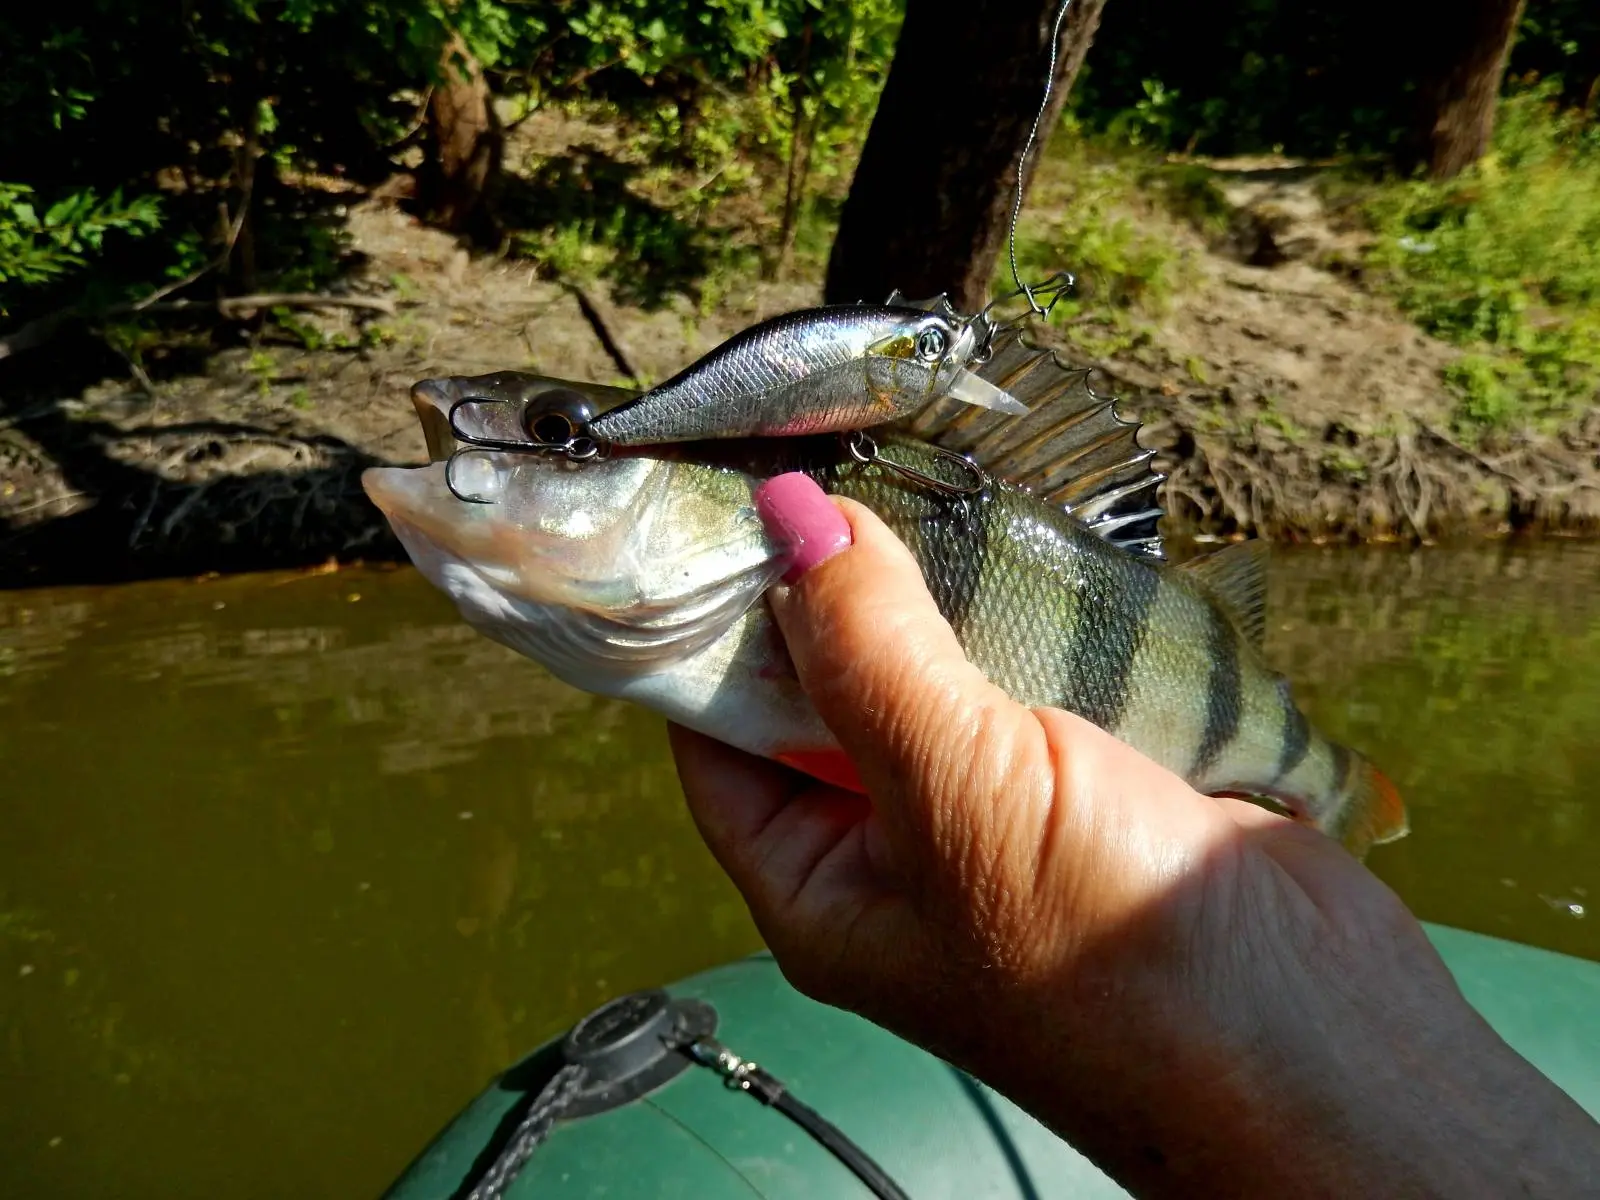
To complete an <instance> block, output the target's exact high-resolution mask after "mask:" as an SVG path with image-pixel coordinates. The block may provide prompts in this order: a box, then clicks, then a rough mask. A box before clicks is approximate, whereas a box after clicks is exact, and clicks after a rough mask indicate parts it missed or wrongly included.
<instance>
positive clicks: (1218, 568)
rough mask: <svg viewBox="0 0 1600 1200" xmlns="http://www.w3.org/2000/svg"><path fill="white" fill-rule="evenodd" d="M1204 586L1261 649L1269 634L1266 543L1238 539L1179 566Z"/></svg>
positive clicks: (1250, 640)
mask: <svg viewBox="0 0 1600 1200" xmlns="http://www.w3.org/2000/svg"><path fill="white" fill-rule="evenodd" d="M1178 569H1179V570H1180V571H1185V572H1187V573H1188V574H1189V576H1190V577H1191V578H1193V579H1195V580H1196V581H1198V582H1199V583H1201V584H1203V585H1204V586H1205V590H1206V591H1207V592H1209V593H1210V594H1211V596H1212V598H1213V599H1214V600H1216V602H1217V603H1218V604H1219V605H1221V606H1222V610H1223V611H1224V612H1226V613H1227V614H1228V616H1230V617H1232V618H1233V623H1234V624H1235V625H1237V626H1238V627H1239V632H1240V633H1242V634H1244V636H1245V638H1246V639H1247V640H1248V641H1249V642H1250V644H1251V645H1252V646H1254V647H1256V648H1257V649H1258V650H1259V649H1260V648H1261V643H1262V641H1263V639H1264V638H1265V637H1266V635H1267V544H1266V543H1265V542H1261V541H1254V542H1239V543H1237V544H1236V545H1233V546H1224V547H1223V548H1222V549H1221V550H1218V551H1216V552H1215V553H1213V554H1207V555H1206V556H1204V557H1203V558H1194V559H1190V560H1189V561H1188V562H1186V563H1184V564H1183V565H1182V566H1181V567H1179V568H1178Z"/></svg>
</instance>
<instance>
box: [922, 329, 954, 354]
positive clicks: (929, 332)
mask: <svg viewBox="0 0 1600 1200" xmlns="http://www.w3.org/2000/svg"><path fill="white" fill-rule="evenodd" d="M949 345H950V335H949V334H947V333H946V332H945V331H944V330H943V329H941V328H939V326H937V325H930V326H928V328H926V329H924V330H923V331H922V332H921V333H919V334H917V357H918V358H920V359H921V360H922V361H923V362H936V361H938V360H939V359H940V358H942V357H943V356H944V352H945V350H946V349H947V348H948V347H949Z"/></svg>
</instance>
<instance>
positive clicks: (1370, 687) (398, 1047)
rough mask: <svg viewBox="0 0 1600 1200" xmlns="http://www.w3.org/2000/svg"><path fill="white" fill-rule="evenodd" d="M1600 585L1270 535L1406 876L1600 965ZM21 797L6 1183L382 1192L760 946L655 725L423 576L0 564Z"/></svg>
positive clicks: (1494, 556) (1282, 578)
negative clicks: (470, 620) (548, 670)
mask: <svg viewBox="0 0 1600 1200" xmlns="http://www.w3.org/2000/svg"><path fill="white" fill-rule="evenodd" d="M1597 580H1600V547H1594V546H1588V545H1576V544H1573V545H1568V544H1551V545H1546V546H1541V547H1538V548H1535V549H1533V550H1526V551H1525V550H1520V549H1513V548H1496V549H1491V550H1487V551H1486V550H1483V549H1474V550H1471V551H1462V552H1458V551H1451V550H1433V551H1429V552H1426V553H1422V554H1415V555H1412V554H1405V553H1401V552H1398V551H1397V552H1394V553H1382V552H1363V553H1360V554H1352V553H1349V552H1338V553H1332V552H1327V553H1324V552H1317V551H1304V552H1289V553H1284V554H1281V555H1280V556H1279V557H1278V560H1277V562H1276V565H1275V571H1274V586H1273V593H1274V594H1273V607H1272V613H1273V620H1274V624H1273V626H1272V629H1271V633H1270V639H1269V650H1270V652H1271V654H1272V656H1273V658H1274V659H1275V661H1277V662H1278V663H1279V664H1281V665H1282V666H1283V667H1285V668H1286V669H1287V670H1288V671H1289V673H1290V674H1291V675H1292V676H1293V677H1294V679H1295V681H1296V686H1297V689H1298V691H1299V693H1300V695H1301V696H1302V697H1303V699H1304V700H1305V702H1306V704H1307V707H1308V708H1309V709H1310V710H1311V711H1312V712H1313V713H1314V715H1315V716H1316V718H1317V719H1318V721H1319V723H1321V724H1322V725H1323V726H1324V727H1325V728H1327V730H1328V732H1330V733H1331V734H1333V735H1335V736H1342V737H1344V738H1347V739H1348V740H1350V741H1351V742H1352V743H1353V744H1356V745H1358V746H1361V747H1363V748H1364V749H1367V750H1369V751H1370V752H1371V753H1372V755H1373V757H1374V758H1376V759H1377V760H1378V761H1379V762H1380V763H1382V764H1383V766H1384V767H1385V769H1386V770H1388V771H1389V772H1390V773H1391V774H1392V775H1393V776H1394V777H1395V778H1396V780H1397V782H1398V783H1399V784H1400V786H1401V788H1402V790H1403V791H1404V792H1405V794H1406V796H1407V798H1408V800H1409V801H1410V802H1411V805H1412V810H1413V818H1414V827H1415V831H1416V832H1415V833H1414V835H1413V836H1412V837H1411V838H1410V839H1408V840H1407V841H1405V842H1403V843H1400V844H1399V845H1397V846H1394V847H1389V848H1384V849H1381V850H1379V851H1378V852H1376V853H1375V854H1374V856H1373V860H1372V861H1373V865H1374V867H1375V869H1376V870H1378V871H1379V873H1380V874H1382V875H1383V876H1384V877H1385V878H1387V879H1389V880H1390V881H1391V882H1392V883H1394V884H1395V886H1396V887H1398V888H1399V889H1400V891H1401V892H1402V894H1403V895H1404V896H1405V897H1406V898H1407V900H1408V901H1410V902H1411V903H1412V904H1413V905H1414V906H1416V907H1417V908H1418V909H1419V910H1420V911H1421V912H1422V913H1423V914H1424V915H1425V916H1428V917H1431V918H1433V919H1436V920H1440V921H1444V922H1447V923H1450V924H1456V925H1462V926H1466V927H1469V928H1477V929H1483V930H1486V931H1488V932H1493V933H1499V934H1502V935H1505V936H1511V937H1515V938H1518V939H1520V940H1524V941H1531V942H1535V943H1539V944H1543V945H1547V946H1551V947H1554V948H1558V949H1563V950H1567V951H1569V952H1574V953H1579V954H1584V955H1587V956H1589V957H1593V958H1597V959H1600V918H1597V917H1596V916H1595V915H1594V910H1595V907H1596V902H1600V853H1597V851H1600V804H1597V802H1596V801H1595V800H1594V798H1593V795H1592V792H1591V790H1590V789H1589V788H1587V787H1586V786H1585V781H1587V780H1592V779H1594V778H1596V777H1597V772H1600V738H1597V736H1596V733H1597V732H1600V730H1597V726H1600V598H1597V597H1596V595H1595V587H1594V584H1595V583H1596V582H1597ZM0 798H3V803H0V815H3V817H4V820H5V825H4V829H5V834H4V837H3V838H0V1144H3V1145H5V1146H6V1147H7V1148H8V1154H7V1156H6V1157H5V1159H4V1160H3V1162H0V1194H5V1195H48V1196H52V1197H54V1196H62V1197H76V1196H84V1197H88V1196H95V1197H99V1196H104V1195H107V1194H112V1193H114V1194H117V1195H123V1196H130V1197H140V1196H146V1195H148V1196H152V1197H153V1196H161V1197H167V1196H171V1195H191V1194H202V1193H205V1192H218V1193H222V1192H226V1193H227V1194H229V1195H234V1196H243V1197H250V1196H258V1195H259V1196H263V1197H266V1196H282V1195H295V1196H306V1197H312V1196H319V1195H327V1196H335V1195H337V1196H348V1195H352V1194H354V1195H364V1194H372V1193H374V1192H375V1191H376V1190H377V1189H378V1188H379V1187H380V1186H381V1185H382V1184H383V1183H384V1182H385V1181H386V1180H387V1179H389V1178H390V1177H392V1176H393V1175H394V1174H395V1173H396V1172H397V1171H398V1170H399V1168H400V1167H401V1166H402V1165H403V1164H404V1162H405V1161H406V1159H407V1158H408V1157H409V1156H410V1154H411V1153H412V1152H413V1151H414V1150H416V1149H417V1148H418V1147H419V1146H420V1145H421V1143H422V1142H423V1141H424V1140H425V1139H426V1137H427V1136H428V1135H429V1134H431V1133H432V1132H433V1131H434V1130H435V1129H436V1128H437V1127H438V1126H439V1125H440V1124H441V1123H442V1122H443V1121H444V1120H445V1119H446V1118H447V1117H448V1116H449V1115H450V1114H451V1113H452V1112H454V1110H455V1109H456V1108H457V1107H458V1106H459V1105H460V1104H461V1103H462V1102H463V1101H464V1100H465V1099H466V1098H467V1097H469V1096H470V1095H471V1094H473V1093H474V1092H475V1091H476V1090H477V1089H478V1088H479V1087H480V1086H481V1085H482V1083H483V1082H484V1080H485V1079H486V1078H487V1077H488V1075H489V1074H490V1073H491V1072H492V1071H494V1070H495V1069H496V1068H498V1067H499V1066H501V1065H503V1064H504V1063H505V1062H506V1061H507V1060H508V1059H509V1058H511V1057H512V1056H513V1055H515V1054H516V1053H518V1052H520V1051H521V1050H522V1049H524V1048H526V1047H527V1046H529V1045H531V1044H533V1043H534V1042H536V1041H538V1040H540V1039H541V1038H542V1037H544V1036H545V1035H547V1034H548V1033H550V1032H552V1031H554V1030H555V1029H557V1028H559V1027H560V1026H561V1025H563V1024H564V1023H566V1022H567V1021H569V1020H570V1019H572V1018H573V1017H574V1016H576V1015H578V1014H580V1013H581V1012H583V1011H585V1010H586V1009H587V1008H589V1007H591V1006H592V1005H593V1004H594V1003H596V1002H598V1001H599V1000H601V999H603V998H605V997H607V996H609V995H611V994H613V993H615V992H616V991H619V990H622V989H626V988H632V987H638V986H644V985H647V984H650V983H655V982H660V981H664V980H667V979H671V978H673V977H675V976H678V975H682V974H684V973H687V972H689V971H692V970H695V969H697V968H699V967H702V966H705V965H709V964H711V963H713V962H718V961H723V960H725V959H727V958H729V957H731V956H733V955H735V954H738V953H741V952H743V951H746V950H748V949H750V948H752V947H753V946H754V944H755V938H754V934H753V931H752V930H751V928H750V926H749V923H748V919H747V917H746V916H745V914H744V911H743V909H742V906H741V905H740V904H739V902H738V900H737V898H736V897H735V896H734V894H733V893H732V891H731V889H730V888H729V887H728V886H727V885H726V884H725V883H724V882H723V881H722V879H721V878H720V876H719V875H718V873H717V871H716V869H715V867H714V866H713V865H712V863H711V862H710V860H709V858H708V857H707V856H706V854H705V852H704V850H703V849H702V848H701V847H700V844H699V842H698V839H697V838H696V837H695V834H694V832H693V829H692V826H691V825H690V823H689V821H688V818H687V816H686V815H685V814H684V812H683V808H682V803H681V799H680V797H679V795H678V791H677V786H676V782H675V779H674V777H673V774H672V771H671V767H670V764H669V762H668V759H667V755H666V746H665V740H664V737H663V735H662V731H661V727H660V723H659V721H657V720H656V719H654V718H652V717H650V716H648V715H645V714H643V713H640V712H638V711H635V710H633V709H631V708H629V707H627V706H624V705H620V704H616V703H613V702H609V701H604V700H598V699H595V698H593V697H588V696H585V695H582V694H580V693H577V692H574V691H572V690H571V689H569V688H566V687H564V686H562V685H560V684H558V683H556V682H554V681H553V680H551V679H550V678H549V677H548V676H546V675H544V674H543V672H541V671H540V670H538V669H537V668H535V667H533V666H532V665H531V664H529V663H527V662H525V661H523V660H521V659H519V658H517V657H516V656H515V655H513V654H511V653H510V652H509V651H505V650H502V649H501V648H499V647H497V646H494V645H493V644H491V643H489V642H487V641H485V640H483V639H481V638H478V637H477V636H475V635H473V634H471V633H470V632H469V631H468V630H466V629H465V628H464V627H463V626H461V625H460V624H459V623H458V621H457V620H456V618H455V615H454V612H453V610H451V609H450V607H449V605H448V603H447V602H445V601H444V600H443V599H442V598H441V597H439V596H438V595H436V594H435V593H434V592H433V591H432V590H431V589H430V588H428V587H427V585H426V584H424V583H422V581H421V580H420V579H418V578H417V577H416V576H415V575H414V574H413V573H411V572H409V571H403V572H389V573H379V572H344V573H340V574H335V575H329V576H320V577H319V576H311V577H307V576H276V577H257V578H250V579H231V580H218V581H213V582H209V583H200V584H197V583H166V584H151V585H140V586H138V587H129V588H117V589H105V590H68V591H59V592H44V593H9V594H0ZM1580 913H1581V915H1580Z"/></svg>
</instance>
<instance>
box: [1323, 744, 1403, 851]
mask: <svg viewBox="0 0 1600 1200" xmlns="http://www.w3.org/2000/svg"><path fill="white" fill-rule="evenodd" d="M1340 801H1341V803H1340V806H1339V818H1340V819H1339V822H1338V826H1339V827H1338V836H1339V840H1340V841H1342V842H1343V843H1344V845H1345V849H1347V850H1349V851H1350V853H1352V854H1354V855H1355V856H1356V857H1357V858H1360V857H1362V856H1363V855H1365V854H1366V852H1367V850H1368V849H1369V848H1371V847H1373V846H1377V845H1381V844H1382V843H1384V842H1392V841H1394V840H1395V839H1396V838H1402V837H1404V836H1405V835H1406V833H1407V832H1408V831H1409V830H1410V828H1411V825H1410V822H1409V821H1408V820H1407V818H1406V806H1405V803H1404V802H1403V801H1402V800H1401V799H1400V792H1399V790H1398V789H1397V788H1396V787H1395V786H1394V784H1393V783H1392V782H1391V781H1390V779H1389V777H1388V776H1387V775H1385V774H1384V773H1383V772H1382V771H1380V770H1378V768H1377V767H1375V766H1373V765H1372V764H1371V763H1369V762H1368V761H1367V760H1366V759H1364V758H1359V757H1358V758H1356V761H1355V762H1354V763H1352V764H1351V768H1350V772H1349V776H1348V780H1347V783H1346V790H1345V794H1344V795H1343V796H1342V797H1340Z"/></svg>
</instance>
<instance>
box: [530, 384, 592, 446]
mask: <svg viewBox="0 0 1600 1200" xmlns="http://www.w3.org/2000/svg"><path fill="white" fill-rule="evenodd" d="M594 415H595V414H594V404H593V403H592V402H591V401H590V400H589V398H588V397H587V396H585V395H583V394H582V393H581V392H575V391H573V390H572V389H571V388H552V389H550V390H549V391H548V392H541V393H540V394H539V395H537V396H535V397H534V398H533V399H532V400H529V401H528V406H527V408H526V409H525V410H524V411H523V414H522V422H523V427H524V428H525V429H526V430H527V432H528V436H529V437H530V438H532V439H533V440H534V441H536V442H540V443H543V444H545V445H550V446H566V445H570V444H571V443H572V442H573V441H574V439H576V438H578V437H579V436H580V435H582V434H583V433H584V432H585V431H586V430H587V429H588V428H589V422H590V421H592V420H594Z"/></svg>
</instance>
